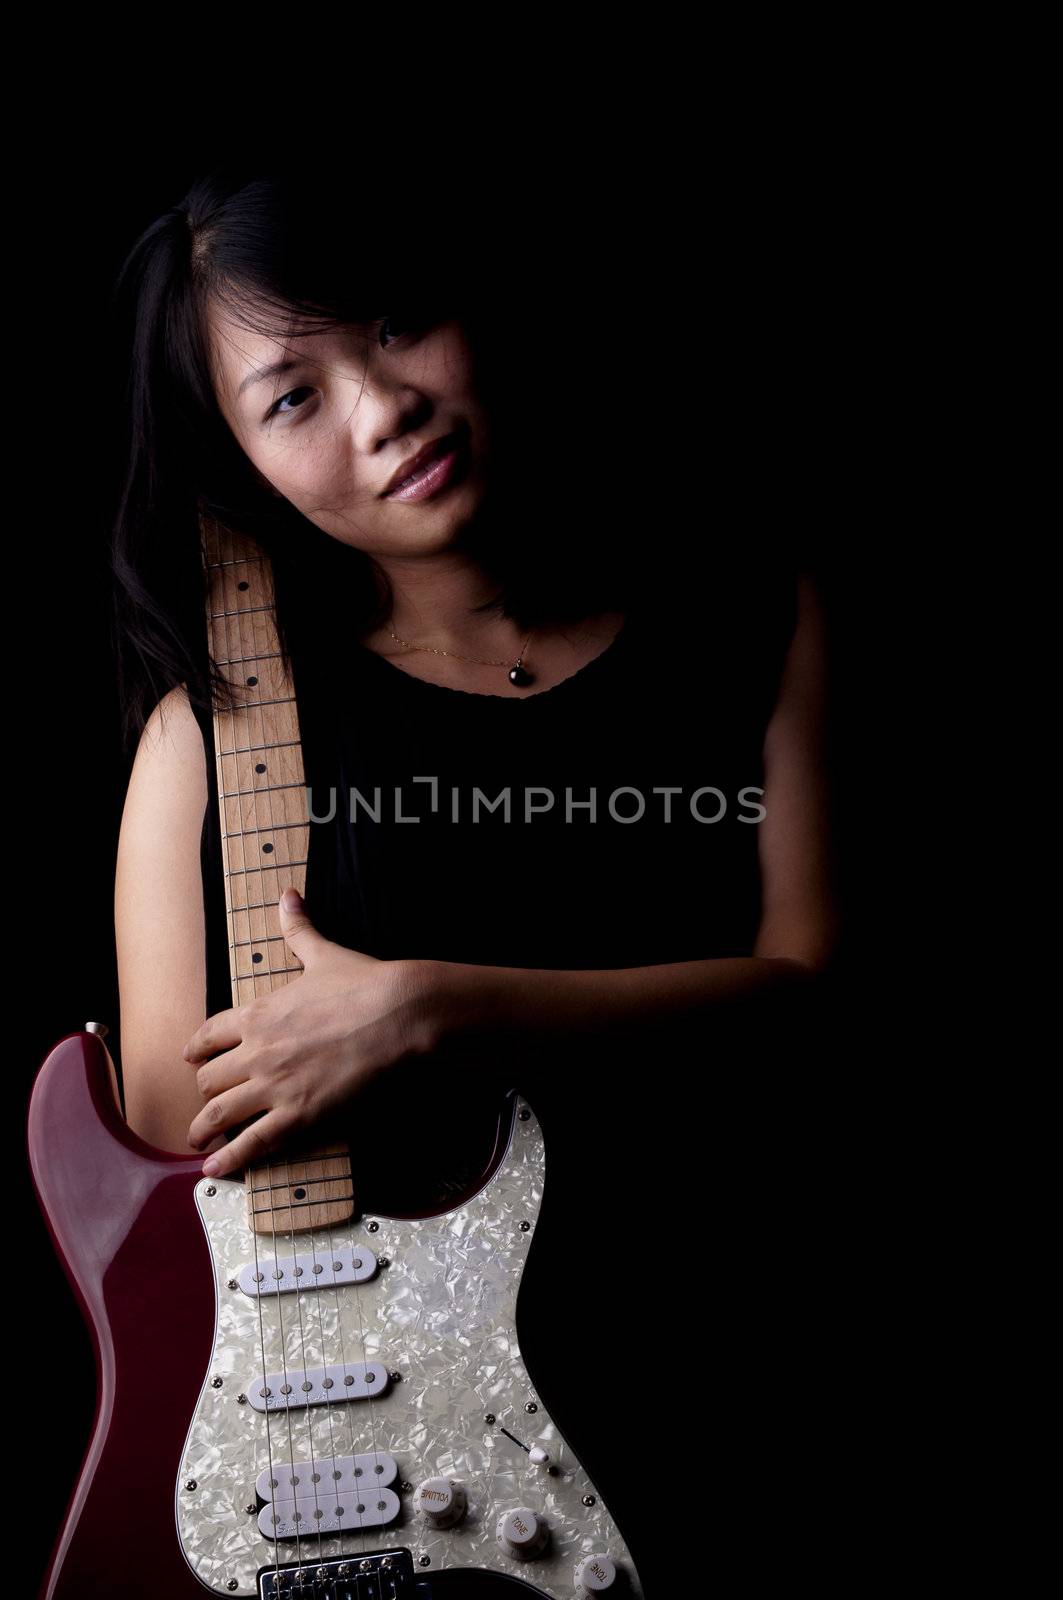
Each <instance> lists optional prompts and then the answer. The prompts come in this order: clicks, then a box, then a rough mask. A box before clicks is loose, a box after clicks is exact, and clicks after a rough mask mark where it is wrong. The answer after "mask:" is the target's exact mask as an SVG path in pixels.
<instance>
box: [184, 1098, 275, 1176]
mask: <svg viewBox="0 0 1063 1600" xmlns="http://www.w3.org/2000/svg"><path fill="white" fill-rule="evenodd" d="M291 1131H292V1130H291V1125H290V1123H289V1122H287V1121H286V1120H285V1117H284V1114H283V1112H280V1111H267V1112H266V1114H265V1116H262V1117H256V1118H255V1120H254V1122H253V1123H252V1124H251V1126H250V1127H249V1128H245V1129H244V1130H243V1132H242V1133H238V1134H237V1136H236V1138H235V1139H233V1140H231V1141H230V1142H229V1143H228V1144H227V1145H225V1147H224V1148H223V1149H221V1150H215V1151H214V1153H213V1154H212V1155H210V1156H208V1157H207V1159H206V1161H205V1162H204V1163H203V1172H204V1175H205V1176H206V1177H209V1178H215V1177H218V1178H225V1177H229V1176H231V1175H232V1174H234V1173H239V1172H243V1170H244V1168H245V1167H249V1166H254V1165H257V1163H258V1162H260V1161H265V1160H266V1158H267V1156H271V1155H273V1153H274V1152H275V1151H276V1150H278V1149H279V1148H280V1146H281V1144H282V1142H283V1141H284V1139H285V1138H286V1137H287V1136H288V1135H289V1134H290V1133H291Z"/></svg>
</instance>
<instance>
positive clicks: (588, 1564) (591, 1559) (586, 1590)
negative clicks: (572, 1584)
mask: <svg viewBox="0 0 1063 1600" xmlns="http://www.w3.org/2000/svg"><path fill="white" fill-rule="evenodd" d="M615 1582H616V1568H615V1567H614V1566H613V1563H612V1561H611V1560H610V1559H609V1557H608V1556H607V1555H606V1554H605V1552H604V1551H602V1552H600V1553H598V1554H595V1555H590V1556H584V1557H583V1560H582V1561H581V1562H580V1564H579V1566H578V1567H577V1568H576V1593H577V1595H581V1596H582V1595H585V1594H601V1592H602V1590H603V1589H611V1588H612V1587H613V1584H614V1583H615Z"/></svg>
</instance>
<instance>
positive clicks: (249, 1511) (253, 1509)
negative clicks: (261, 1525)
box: [244, 1505, 258, 1517]
mask: <svg viewBox="0 0 1063 1600" xmlns="http://www.w3.org/2000/svg"><path fill="white" fill-rule="evenodd" d="M257 1509H258V1508H257V1506H254V1505H249V1506H245V1507H244V1510H245V1511H246V1512H247V1514H248V1516H249V1517H253V1516H254V1514H255V1512H256V1510H257Z"/></svg>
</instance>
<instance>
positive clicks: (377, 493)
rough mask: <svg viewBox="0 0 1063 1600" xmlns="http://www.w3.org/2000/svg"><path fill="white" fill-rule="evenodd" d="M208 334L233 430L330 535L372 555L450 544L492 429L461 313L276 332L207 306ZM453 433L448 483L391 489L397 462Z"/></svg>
mask: <svg viewBox="0 0 1063 1600" xmlns="http://www.w3.org/2000/svg"><path fill="white" fill-rule="evenodd" d="M210 335H211V350H212V359H213V363H214V381H215V391H216V393H217V396H218V403H219V405H220V407H221V410H222V414H223V415H224V417H225V418H226V420H227V422H228V423H229V426H230V428H231V429H232V431H233V434H234V435H235V437H236V439H237V440H238V442H239V444H240V445H241V447H242V449H243V450H244V452H245V453H246V455H247V456H248V457H249V459H250V461H251V463H252V465H253V466H254V467H255V469H256V470H257V472H258V473H259V474H260V475H261V476H262V477H263V478H264V479H265V480H266V481H267V482H268V483H269V484H270V485H271V486H272V488H273V489H274V490H275V491H276V492H277V493H278V494H281V495H283V496H284V498H285V499H286V500H289V501H291V503H292V505H294V506H295V507H296V508H297V509H298V510H299V511H301V512H302V514H303V515H304V516H306V517H308V518H309V520H310V521H311V522H313V523H315V524H316V526H317V527H319V528H321V529H322V530H323V531H324V532H325V533H328V534H330V535H331V536H332V537H333V538H334V539H338V540H340V541H341V542H342V543H344V544H350V545H354V546H356V547H357V548H358V549H360V550H364V551H366V552H367V553H369V554H370V555H375V556H384V557H387V556H389V555H391V556H396V555H412V554H426V553H429V552H431V551H433V550H441V549H445V548H446V547H448V546H449V545H451V544H452V543H453V541H454V539H455V536H456V535H457V533H458V532H459V530H460V529H461V528H462V527H464V526H465V525H466V524H467V523H468V522H469V521H471V519H472V518H473V517H474V515H475V513H476V511H477V509H478V508H479V506H480V504H481V501H482V499H483V496H484V493H485V489H486V466H487V460H488V446H489V430H488V419H487V412H486V408H485V407H484V405H483V403H482V400H481V398H480V396H479V395H478V394H477V390H476V384H475V382H474V372H473V357H472V350H471V347H470V344H469V341H468V338H467V336H466V333H465V331H464V329H463V328H462V326H461V324H460V323H459V322H457V321H450V322H441V323H436V324H434V325H433V326H425V325H424V324H421V325H414V324H412V323H408V322H402V321H400V319H398V318H395V317H391V318H386V319H384V320H383V321H381V322H377V323H375V324H373V325H372V326H371V327H370V328H368V329H367V328H346V329H345V328H337V329H330V330H328V331H327V332H324V333H314V334H310V335H308V336H305V337H300V338H293V339H288V340H284V339H281V338H277V337H273V336H270V335H268V334H261V333H254V332H251V331H249V330H248V329H246V328H244V327H242V326H240V325H239V324H238V323H236V322H233V321H232V320H230V319H229V318H228V317H226V316H225V315H224V313H222V312H221V311H220V310H218V309H215V310H214V311H212V313H211V317H210ZM278 363H284V369H283V370H282V371H278V370H276V368H277V364H278ZM451 433H456V434H457V435H458V439H459V452H458V464H457V470H456V472H455V473H454V474H453V476H452V478H451V481H450V482H449V483H446V484H444V485H443V486H441V487H439V488H438V489H436V490H435V492H433V493H431V494H429V495H428V497H427V498H421V499H415V500H400V499H395V498H394V497H393V495H392V496H390V497H389V494H388V489H389V484H390V482H391V479H392V477H393V476H394V474H395V473H396V471H397V470H398V469H399V468H401V467H403V466H404V464H405V463H406V462H408V461H409V460H410V459H411V458H412V457H413V456H414V455H415V454H416V453H417V452H418V451H419V450H420V449H421V447H422V446H423V445H426V444H430V443H432V442H433V441H434V440H436V439H441V438H443V437H444V436H445V435H448V434H451Z"/></svg>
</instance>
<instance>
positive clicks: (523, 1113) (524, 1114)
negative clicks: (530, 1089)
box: [517, 1106, 531, 1122]
mask: <svg viewBox="0 0 1063 1600" xmlns="http://www.w3.org/2000/svg"><path fill="white" fill-rule="evenodd" d="M517 1116H518V1117H519V1118H520V1120H521V1122H527V1120H528V1118H529V1117H530V1116H531V1112H530V1111H529V1110H528V1108H527V1106H521V1108H520V1110H519V1111H518V1112H517Z"/></svg>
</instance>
